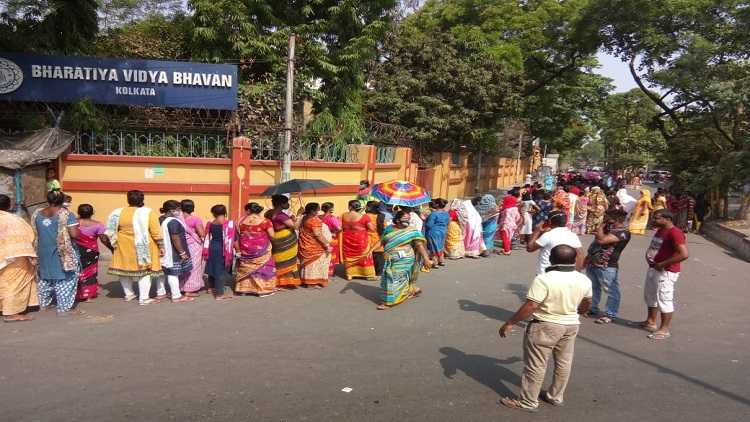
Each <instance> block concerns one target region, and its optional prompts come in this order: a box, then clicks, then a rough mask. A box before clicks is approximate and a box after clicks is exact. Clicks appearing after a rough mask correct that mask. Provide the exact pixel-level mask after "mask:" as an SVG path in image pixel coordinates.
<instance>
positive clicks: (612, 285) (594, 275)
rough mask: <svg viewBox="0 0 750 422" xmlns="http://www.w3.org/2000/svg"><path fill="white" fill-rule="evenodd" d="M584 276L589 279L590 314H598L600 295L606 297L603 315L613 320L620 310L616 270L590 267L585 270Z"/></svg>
mask: <svg viewBox="0 0 750 422" xmlns="http://www.w3.org/2000/svg"><path fill="white" fill-rule="evenodd" d="M586 275H587V276H588V277H589V279H591V290H592V291H593V298H592V300H591V313H592V314H599V313H600V310H599V299H600V296H601V295H602V294H605V295H606V296H607V303H606V305H605V311H604V313H605V314H606V315H607V316H608V317H610V318H615V317H616V316H617V311H619V310H620V283H619V281H618V277H617V276H618V269H617V268H613V267H607V268H601V267H594V266H590V267H588V268H586Z"/></svg>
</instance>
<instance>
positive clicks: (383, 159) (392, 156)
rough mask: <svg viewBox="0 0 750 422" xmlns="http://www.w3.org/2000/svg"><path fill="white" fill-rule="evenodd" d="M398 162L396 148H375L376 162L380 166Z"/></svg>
mask: <svg viewBox="0 0 750 422" xmlns="http://www.w3.org/2000/svg"><path fill="white" fill-rule="evenodd" d="M395 161H396V147H384V146H376V147H375V162H376V163H378V164H390V163H393V162H395Z"/></svg>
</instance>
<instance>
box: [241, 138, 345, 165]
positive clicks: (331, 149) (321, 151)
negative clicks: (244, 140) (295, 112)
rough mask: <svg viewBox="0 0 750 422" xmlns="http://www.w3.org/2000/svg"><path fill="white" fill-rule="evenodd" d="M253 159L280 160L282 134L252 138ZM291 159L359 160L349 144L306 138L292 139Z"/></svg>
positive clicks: (282, 142)
mask: <svg viewBox="0 0 750 422" xmlns="http://www.w3.org/2000/svg"><path fill="white" fill-rule="evenodd" d="M251 145H252V147H251V148H252V158H253V159H254V160H281V159H282V146H283V145H284V135H283V133H282V134H279V135H278V136H269V137H258V138H255V139H253V140H252V142H251ZM291 155H292V161H321V162H330V163H356V162H358V161H359V156H358V154H357V147H356V146H355V145H351V144H339V143H334V142H321V141H315V140H308V139H293V140H292V145H291Z"/></svg>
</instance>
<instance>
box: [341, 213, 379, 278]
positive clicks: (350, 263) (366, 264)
mask: <svg viewBox="0 0 750 422" xmlns="http://www.w3.org/2000/svg"><path fill="white" fill-rule="evenodd" d="M368 223H370V216H368V215H367V214H365V215H363V216H362V217H361V218H360V219H359V220H357V221H355V222H348V221H344V222H343V224H342V226H343V232H342V233H343V234H342V236H341V251H342V255H343V258H344V266H345V268H346V277H347V278H348V279H351V278H352V277H365V278H370V277H376V275H375V261H374V260H373V258H372V244H371V243H370V233H369V232H368V231H367V224H368Z"/></svg>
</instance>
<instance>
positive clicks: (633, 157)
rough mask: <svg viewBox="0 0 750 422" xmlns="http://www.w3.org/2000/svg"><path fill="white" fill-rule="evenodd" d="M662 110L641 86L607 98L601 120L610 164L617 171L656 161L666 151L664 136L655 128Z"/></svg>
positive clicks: (604, 145)
mask: <svg viewBox="0 0 750 422" xmlns="http://www.w3.org/2000/svg"><path fill="white" fill-rule="evenodd" d="M658 114H659V109H658V108H657V107H656V105H655V104H654V103H653V102H652V101H651V100H650V99H649V97H648V96H647V95H646V94H644V93H643V92H642V91H641V90H640V89H638V88H636V89H633V90H631V91H629V92H626V93H621V94H613V95H611V96H609V98H607V100H606V102H605V103H604V106H603V107H602V110H601V113H600V114H599V119H598V121H597V124H598V126H599V127H600V132H599V135H600V138H601V141H602V144H603V147H604V154H605V159H606V161H607V165H608V166H609V167H611V168H613V169H615V170H622V169H637V168H641V167H643V166H646V165H648V164H652V163H654V162H655V161H656V159H657V158H658V157H659V156H660V154H661V153H663V152H664V149H665V143H664V138H663V137H662V136H661V134H660V133H659V131H658V130H657V129H656V128H654V127H653V119H654V118H655V117H656V116H657V115H658Z"/></svg>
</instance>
